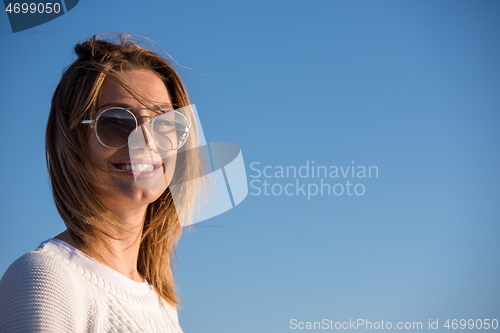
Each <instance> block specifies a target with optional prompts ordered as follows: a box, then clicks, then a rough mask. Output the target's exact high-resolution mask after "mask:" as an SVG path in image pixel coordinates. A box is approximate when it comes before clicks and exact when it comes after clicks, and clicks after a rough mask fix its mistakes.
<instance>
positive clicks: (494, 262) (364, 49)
mask: <svg viewBox="0 0 500 333" xmlns="http://www.w3.org/2000/svg"><path fill="white" fill-rule="evenodd" d="M499 17H500V3H499V2H498V1H472V0H471V1H455V0H454V1H260V0H254V1H246V2H241V1H185V2H184V1H141V2H139V1H90V0H80V3H79V4H78V5H77V6H76V7H75V8H74V9H73V10H71V11H70V12H68V13H67V14H65V15H63V16H61V17H59V18H57V19H55V20H53V21H51V22H48V23H46V24H43V25H41V26H38V27H36V28H33V29H30V30H27V31H25V32H19V33H16V34H13V33H12V32H11V30H10V26H9V23H8V20H7V15H6V13H5V12H3V13H1V14H0V38H1V44H0V45H1V52H0V66H1V75H0V89H1V90H0V91H1V97H2V111H1V113H2V120H3V124H4V126H3V128H4V129H3V130H2V131H1V133H0V149H1V156H2V157H1V158H2V163H1V164H0V175H1V184H2V191H1V192H0V198H1V200H0V202H1V204H0V205H1V220H0V223H1V227H2V231H1V232H0V274H3V272H4V271H5V270H6V269H7V267H8V266H9V265H10V263H12V262H13V261H14V260H15V259H16V258H18V257H19V256H21V255H22V254H24V253H25V252H27V251H30V250H32V249H34V248H36V247H37V246H38V245H39V244H40V243H41V242H42V241H44V240H46V239H48V238H50V237H53V236H55V235H57V234H58V233H60V232H61V231H63V230H64V225H63V223H62V221H61V219H60V218H59V216H58V214H57V212H56V209H55V206H54V204H53V201H52V197H51V192H50V187H49V180H48V175H47V171H46V166H45V157H44V132H45V124H46V120H47V117H48V113H49V108H50V100H51V96H52V93H53V91H54V89H55V87H56V85H57V83H58V82H59V79H60V77H61V74H62V71H63V69H64V68H65V67H66V66H68V65H69V64H70V63H71V62H72V60H74V55H73V51H72V49H73V47H74V45H75V44H76V43H77V41H78V40H80V39H82V38H84V37H89V36H92V35H93V34H96V33H100V32H105V31H125V32H132V33H135V34H139V35H143V36H146V37H148V38H151V39H152V40H154V41H156V42H157V43H158V44H159V45H160V46H161V47H162V48H163V49H164V50H166V51H167V52H168V53H170V54H171V55H172V56H173V57H174V58H175V59H176V60H177V61H178V62H179V63H180V64H182V65H183V66H185V67H186V68H179V70H180V74H181V76H182V78H183V79H184V80H185V83H186V85H187V88H188V92H189V94H190V97H191V100H192V102H193V103H195V104H196V106H197V110H198V113H199V115H200V119H201V122H202V124H203V128H204V131H205V135H206V138H207V141H227V142H234V143H237V144H238V145H239V146H240V147H241V149H242V152H243V158H244V160H245V165H246V167H247V174H248V176H249V177H248V180H249V182H250V181H252V180H257V181H260V183H259V182H255V183H253V184H254V185H255V186H257V187H260V188H261V190H263V182H264V180H267V182H268V183H269V184H279V185H275V187H274V189H275V193H278V192H279V191H278V190H279V188H280V187H281V188H283V187H284V186H286V184H289V183H291V184H294V185H293V186H295V184H296V182H297V179H298V181H299V182H300V184H320V181H321V179H319V178H314V179H313V178H297V179H296V178H288V179H287V178H285V179H282V178H276V177H273V178H269V179H267V178H264V176H263V175H261V176H260V177H257V176H258V172H257V171H255V170H252V169H251V168H250V165H251V163H253V162H259V163H260V165H258V164H254V168H258V169H259V170H260V171H262V169H263V168H264V167H265V166H271V167H272V169H273V170H276V168H275V167H276V166H295V167H297V168H299V167H300V166H303V165H306V163H309V165H312V161H314V164H315V166H317V165H324V166H327V167H330V166H338V167H340V166H342V167H343V168H344V169H345V168H347V167H348V166H352V165H355V166H377V167H378V178H376V177H374V176H373V174H372V178H370V179H361V178H356V177H355V178H352V177H349V176H348V178H346V179H344V178H343V177H342V175H340V178H326V179H323V182H325V183H328V184H331V185H334V184H336V183H340V184H344V186H345V183H346V181H347V180H349V181H350V183H352V184H358V183H361V184H363V185H364V187H365V193H364V194H363V195H359V196H358V195H352V196H349V195H347V194H346V193H344V194H343V195H340V196H336V195H326V193H324V195H319V194H318V195H316V196H314V197H311V198H310V200H308V198H307V195H306V196H304V195H302V194H301V193H300V192H299V195H297V193H296V192H293V191H294V189H295V188H294V187H293V186H291V187H289V188H288V189H289V193H290V192H292V193H293V194H294V195H291V196H287V195H286V194H284V193H282V194H281V195H273V194H271V195H268V196H266V195H265V194H264V193H263V192H262V193H261V194H260V195H255V194H257V192H258V190H257V189H255V188H252V187H249V191H250V194H249V195H248V197H247V198H246V199H245V201H243V202H242V203H241V204H240V205H238V206H237V207H236V208H234V209H232V210H230V211H228V212H227V213H224V214H223V215H219V216H217V217H215V218H213V219H210V220H208V221H205V222H201V223H199V224H197V225H196V226H195V229H194V231H192V232H189V233H186V234H184V235H183V238H182V240H181V243H180V245H179V248H178V256H179V264H178V265H177V266H176V271H177V274H176V277H177V281H178V285H179V292H180V295H181V298H182V301H183V304H182V309H180V310H179V317H180V321H181V326H182V328H183V329H184V331H185V332H186V333H190V332H204V333H210V332H228V333H234V332H238V333H255V332H291V331H298V329H297V330H293V329H291V328H290V327H291V325H290V320H292V319H296V320H297V322H300V321H302V322H308V321H309V322H314V321H321V320H323V319H328V320H333V322H334V323H335V322H337V321H338V322H344V321H349V319H351V320H353V321H354V320H357V319H365V320H368V321H371V322H380V321H381V320H384V322H387V321H391V322H392V323H393V325H394V326H395V325H396V323H397V322H403V323H404V322H407V321H409V322H414V321H418V322H422V323H423V325H424V329H423V330H422V331H427V325H428V320H429V319H430V320H431V321H436V320H437V319H438V320H439V325H440V330H439V331H440V332H442V331H444V330H446V329H443V327H442V326H443V324H444V323H445V321H446V319H474V320H475V319H493V318H496V319H498V320H500V205H499V199H500V173H499V171H498V170H499V165H500V158H499V157H500V154H499V148H500V131H499V125H500V114H499V112H500V93H499V92H500V61H499V59H500V19H499ZM353 161H354V163H353ZM356 170H358V169H356ZM267 171H268V175H269V174H271V175H273V174H274V173H273V172H271V171H272V170H271V168H270V169H268V170H267ZM311 186H312V185H311ZM312 187H314V186H312ZM339 189H340V187H337V190H339ZM359 189H361V187H358V190H359ZM305 190H306V191H307V185H305ZM268 191H270V189H268ZM351 191H352V188H351ZM358 192H359V191H358ZM490 330H491V329H490ZM473 331H474V330H473ZM482 331H484V330H482ZM496 331H500V328H499V329H498V330H496Z"/></svg>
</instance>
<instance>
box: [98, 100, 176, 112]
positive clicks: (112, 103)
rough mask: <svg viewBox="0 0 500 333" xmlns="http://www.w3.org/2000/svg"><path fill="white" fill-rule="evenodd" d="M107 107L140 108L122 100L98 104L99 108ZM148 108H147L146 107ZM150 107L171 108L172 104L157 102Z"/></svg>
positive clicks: (154, 108)
mask: <svg viewBox="0 0 500 333" xmlns="http://www.w3.org/2000/svg"><path fill="white" fill-rule="evenodd" d="M109 107H119V108H124V109H141V108H136V107H132V106H130V104H127V103H124V102H109V103H106V104H104V105H101V106H99V110H101V109H105V108H109ZM144 108H146V107H144ZM146 109H149V108H146ZM151 109H153V110H164V111H168V110H173V109H174V108H173V106H172V104H170V103H158V104H153V105H151Z"/></svg>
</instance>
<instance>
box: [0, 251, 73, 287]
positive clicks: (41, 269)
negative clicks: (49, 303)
mask: <svg viewBox="0 0 500 333" xmlns="http://www.w3.org/2000/svg"><path fill="white" fill-rule="evenodd" d="M46 243H47V242H44V243H42V244H41V245H40V246H39V247H38V248H37V249H35V250H33V251H30V252H28V253H26V254H24V255H23V256H21V257H20V258H18V259H17V260H16V261H14V262H13V263H12V264H11V265H10V266H9V268H8V269H7V271H6V272H5V274H4V275H3V277H2V279H1V280H0V289H3V285H4V284H15V285H33V284H35V283H36V285H37V287H38V289H43V288H44V287H51V286H53V287H56V288H58V289H60V287H61V283H63V285H64V284H67V283H71V282H73V281H74V280H75V278H76V279H77V278H78V275H77V274H75V273H76V272H75V270H74V269H72V267H71V265H70V263H69V262H68V261H67V260H64V258H62V257H60V256H58V255H56V254H55V253H53V252H51V251H48V250H47V249H46V248H45V247H44V245H45V244H46ZM73 277H74V278H73Z"/></svg>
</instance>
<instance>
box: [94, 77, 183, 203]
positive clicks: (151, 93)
mask: <svg viewBox="0 0 500 333" xmlns="http://www.w3.org/2000/svg"><path fill="white" fill-rule="evenodd" d="M124 83H125V84H126V85H127V86H128V87H130V88H132V89H133V90H134V91H136V92H137V93H138V95H139V96H138V97H139V100H141V102H142V103H144V104H141V102H139V101H138V100H136V99H135V98H134V97H133V96H132V95H131V94H130V93H129V92H127V90H125V88H123V87H122V86H121V85H120V84H119V83H118V82H116V81H114V80H112V79H106V80H105V81H104V83H103V86H102V90H101V92H100V95H99V98H98V101H97V114H96V118H97V116H98V115H99V114H100V113H101V112H103V111H104V110H106V109H109V108H111V107H121V108H138V109H135V110H130V111H131V112H132V113H133V114H134V115H135V116H136V117H138V118H137V121H138V123H139V124H142V125H139V127H138V131H137V133H136V135H135V137H134V139H133V140H132V141H131V142H130V143H129V144H128V145H126V146H124V147H122V148H116V149H115V148H108V147H106V146H104V145H102V144H101V142H99V140H98V138H97V136H96V133H95V130H94V129H92V131H91V133H90V135H89V138H88V147H89V154H90V159H91V160H92V161H93V162H95V163H97V164H98V165H100V166H102V167H104V168H105V170H109V171H110V173H111V174H108V173H106V172H104V171H102V170H100V169H99V168H95V167H92V166H91V164H90V163H89V164H88V165H87V168H88V170H89V171H90V172H91V173H92V174H93V175H94V176H95V177H96V178H97V179H98V180H99V182H101V183H102V184H104V185H106V186H107V188H98V189H95V191H96V195H97V197H98V198H99V199H100V200H101V202H102V203H103V204H104V205H105V206H106V207H107V208H108V209H113V207H116V206H118V207H123V206H124V205H126V207H131V208H132V207H135V206H137V207H143V206H146V205H147V204H149V203H151V202H153V201H155V200H156V199H158V198H159V197H160V195H161V194H162V193H163V192H164V191H165V188H166V186H168V184H169V181H170V180H171V179H172V177H173V174H174V170H175V162H176V156H177V153H176V152H175V151H165V150H162V149H160V148H159V147H158V146H157V145H156V142H155V140H153V139H152V137H151V133H150V127H149V125H148V123H146V122H147V120H149V119H151V118H146V117H144V116H147V117H155V116H157V113H155V112H153V111H151V110H148V109H139V108H145V105H146V106H147V107H150V108H152V109H162V110H172V101H171V98H170V94H169V93H168V91H167V89H166V87H165V84H164V83H163V81H162V80H161V79H160V78H159V77H158V76H157V75H155V74H154V73H153V72H151V71H148V70H133V71H128V72H125V73H124ZM94 126H95V125H94ZM134 171H135V172H134ZM138 171H143V172H141V173H139V172H138ZM134 173H135V175H134Z"/></svg>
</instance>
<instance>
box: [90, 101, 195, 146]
mask: <svg viewBox="0 0 500 333" xmlns="http://www.w3.org/2000/svg"><path fill="white" fill-rule="evenodd" d="M110 110H124V111H127V112H128V113H130V114H131V115H132V117H134V121H135V129H134V135H133V136H132V137H131V138H130V136H129V140H128V141H127V143H125V144H124V145H121V146H119V147H112V146H108V145H107V144H105V143H104V142H102V141H101V138H100V137H99V134H98V133H97V125H98V123H99V118H100V117H101V116H102V115H103V114H104V113H106V112H107V111H110ZM130 110H151V111H158V112H160V113H161V114H159V115H158V116H160V115H163V114H166V113H169V112H174V113H176V114H179V115H181V116H182V117H183V118H184V119H185V120H186V124H187V126H186V135H187V136H186V138H185V140H184V142H183V143H182V144H181V145H180V146H179V147H177V148H175V149H165V148H163V147H161V146H160V145H159V144H158V141H156V138H155V135H154V131H153V130H152V128H153V126H154V121H155V118H156V117H157V116H155V117H150V116H136V115H135V114H134V113H133V112H131V111H130ZM137 118H150V119H152V124H151V132H150V133H151V136H152V137H153V140H154V141H155V144H156V145H157V146H158V148H160V149H162V150H165V151H175V150H179V149H180V148H182V146H184V144H185V143H186V141H187V139H188V137H189V132H190V129H191V124H190V123H189V121H188V119H187V118H186V116H185V115H183V114H182V113H180V112H179V111H176V110H169V111H165V110H161V109H149V108H122V107H119V106H115V107H112V108H109V109H106V110H104V111H102V112H101V113H100V114H99V115H98V116H97V118H96V119H89V120H82V122H81V124H91V125H95V126H94V130H95V135H96V137H97V140H99V142H100V143H101V144H102V145H103V146H104V147H106V148H110V149H119V148H122V147H125V146H126V145H128V144H129V143H130V141H131V140H132V139H133V138H134V137H135V134H136V133H137V127H139V123H138V122H137Z"/></svg>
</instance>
